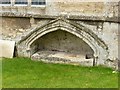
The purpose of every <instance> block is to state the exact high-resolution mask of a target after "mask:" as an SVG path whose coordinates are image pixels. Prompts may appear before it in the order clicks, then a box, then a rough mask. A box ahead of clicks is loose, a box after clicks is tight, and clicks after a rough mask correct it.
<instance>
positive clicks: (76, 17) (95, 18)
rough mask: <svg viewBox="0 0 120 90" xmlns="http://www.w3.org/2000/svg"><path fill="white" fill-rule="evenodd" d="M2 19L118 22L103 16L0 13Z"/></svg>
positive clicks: (118, 18) (116, 19) (117, 19)
mask: <svg viewBox="0 0 120 90" xmlns="http://www.w3.org/2000/svg"><path fill="white" fill-rule="evenodd" d="M0 13H1V14H2V17H26V18H32V17H33V18H42V19H56V18H58V17H64V18H66V19H69V20H82V21H103V22H115V23H119V22H120V17H104V16H100V17H99V16H79V15H69V16H68V15H61V16H58V15H56V16H55V15H41V14H34V15H33V14H24V13H11V12H0Z"/></svg>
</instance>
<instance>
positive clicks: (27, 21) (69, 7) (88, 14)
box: [0, 0, 120, 66]
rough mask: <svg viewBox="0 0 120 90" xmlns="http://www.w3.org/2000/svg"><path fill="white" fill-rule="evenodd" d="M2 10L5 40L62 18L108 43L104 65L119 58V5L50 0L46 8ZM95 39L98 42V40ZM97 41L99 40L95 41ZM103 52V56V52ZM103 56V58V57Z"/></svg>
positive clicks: (13, 38)
mask: <svg viewBox="0 0 120 90" xmlns="http://www.w3.org/2000/svg"><path fill="white" fill-rule="evenodd" d="M1 7H2V9H1V10H0V13H1V14H2V18H0V21H2V22H0V24H1V25H2V28H0V29H1V31H2V33H1V36H2V39H4V40H14V41H16V42H18V41H19V40H21V38H24V37H26V35H28V34H30V33H32V32H33V30H35V29H36V28H40V27H42V26H44V25H46V24H48V23H49V22H52V20H54V19H56V18H59V17H63V18H65V19H66V20H69V21H68V22H71V21H72V22H75V23H77V24H78V26H79V25H80V26H81V25H82V26H81V28H82V27H86V28H87V29H90V30H91V31H92V32H93V33H94V34H95V35H96V36H97V37H98V38H99V39H100V40H101V42H104V43H105V45H106V46H107V47H108V50H107V52H108V55H107V56H105V57H107V60H108V61H106V62H104V64H105V63H106V64H107V65H108V66H112V65H111V64H113V62H114V61H115V60H117V59H119V57H118V44H119V43H118V37H119V36H120V31H119V30H118V26H119V25H120V24H119V23H118V22H119V20H118V19H119V16H118V7H119V5H118V2H99V3H98V2H68V0H65V1H59V2H52V1H50V0H48V2H47V4H46V6H45V7H31V6H1ZM63 24H64V23H63ZM53 26H54V25H53ZM68 27H69V25H68ZM71 28H72V26H71ZM38 30H39V29H38ZM73 30H75V31H76V28H73ZM76 32H77V31H76ZM93 37H94V35H93ZM44 38H45V37H44ZM69 38H70V37H69ZM94 39H95V40H96V38H95V37H94ZM68 41H69V40H68ZM73 42H74V40H73ZM93 42H94V40H93ZM95 42H98V41H97V40H96V41H95ZM101 42H100V43H101ZM45 43H47V41H46V42H45ZM45 43H44V44H45ZM76 44H77V43H76ZM95 44H96V43H95ZM93 46H94V45H93ZM46 47H47V46H46ZM85 47H87V46H85ZM25 48H26V47H25ZM99 49H101V48H99ZM59 50H60V49H59ZM89 50H90V48H89ZM100 53H102V50H101V52H100ZM100 57H101V59H102V57H103V56H102V54H101V56H100ZM102 63H103V62H102Z"/></svg>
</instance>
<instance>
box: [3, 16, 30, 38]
mask: <svg viewBox="0 0 120 90" xmlns="http://www.w3.org/2000/svg"><path fill="white" fill-rule="evenodd" d="M1 21H2V28H1V29H2V30H1V31H2V33H1V34H2V39H6V40H12V39H14V40H15V39H16V38H17V36H21V35H22V33H23V32H25V31H26V29H27V28H30V26H31V24H30V19H29V18H13V17H2V18H1Z"/></svg>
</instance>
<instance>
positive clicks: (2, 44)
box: [0, 40, 15, 58]
mask: <svg viewBox="0 0 120 90" xmlns="http://www.w3.org/2000/svg"><path fill="white" fill-rule="evenodd" d="M14 48H15V41H8V40H0V57H5V58H13V55H14Z"/></svg>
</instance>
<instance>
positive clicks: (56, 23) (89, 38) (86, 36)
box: [18, 18, 108, 64]
mask: <svg viewBox="0 0 120 90" xmlns="http://www.w3.org/2000/svg"><path fill="white" fill-rule="evenodd" d="M56 30H63V31H67V32H69V33H71V34H73V35H75V36H77V37H79V38H81V39H82V40H83V41H84V42H86V43H87V44H88V45H89V46H90V47H91V48H92V50H93V51H94V57H95V59H96V60H98V61H96V62H98V64H103V63H104V61H105V60H106V59H107V55H108V52H107V49H108V47H107V45H106V44H105V43H104V42H103V41H102V40H101V39H100V38H98V36H97V35H95V34H94V33H93V32H92V30H89V29H88V28H86V27H84V26H82V25H79V24H77V23H74V22H72V21H70V20H66V19H64V18H58V19H56V20H52V21H50V22H49V23H47V24H45V25H43V26H40V27H39V26H38V27H37V28H35V29H34V30H32V32H30V33H29V34H28V35H26V37H24V38H22V39H21V40H20V41H19V42H18V55H20V56H27V57H30V56H31V54H32V53H31V48H30V46H31V44H32V43H33V42H34V41H35V40H37V39H38V38H40V37H42V36H43V35H45V34H47V33H50V32H53V31H56ZM23 46H24V49H23ZM21 48H22V49H23V50H22V49H21ZM102 54H104V55H103V57H102Z"/></svg>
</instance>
